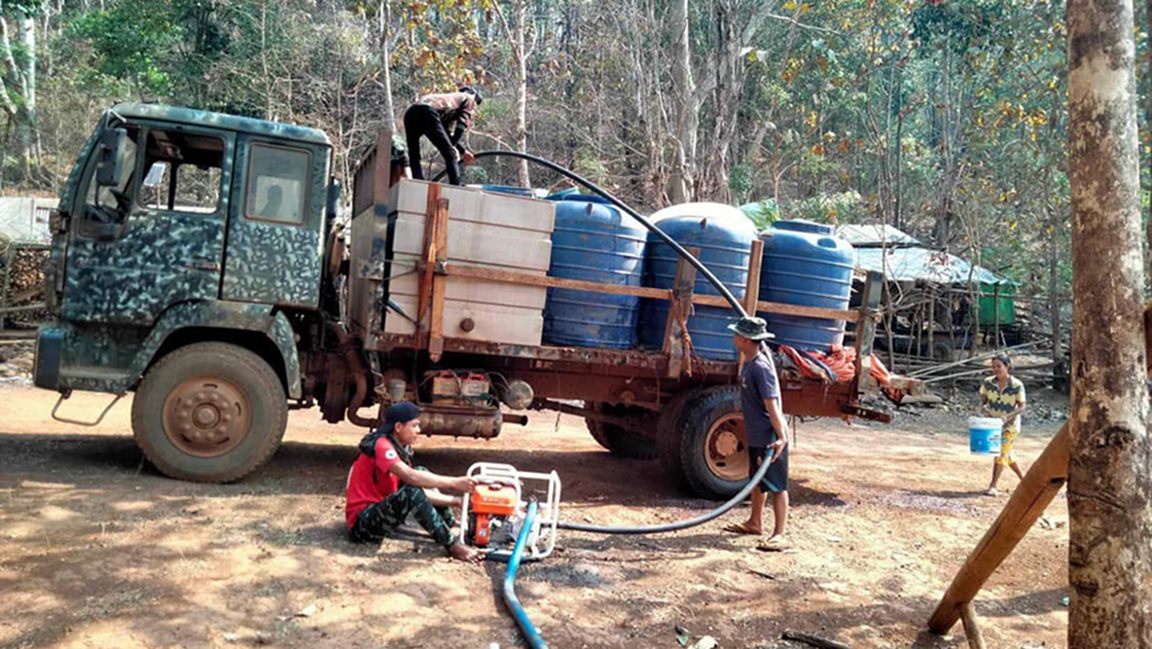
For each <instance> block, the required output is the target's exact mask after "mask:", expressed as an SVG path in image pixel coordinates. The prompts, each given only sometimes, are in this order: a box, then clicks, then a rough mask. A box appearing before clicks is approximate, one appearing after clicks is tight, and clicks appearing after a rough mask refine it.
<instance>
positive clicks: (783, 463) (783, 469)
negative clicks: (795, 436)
mask: <svg viewBox="0 0 1152 649" xmlns="http://www.w3.org/2000/svg"><path fill="white" fill-rule="evenodd" d="M771 452H772V451H771V449H769V448H767V447H765V446H749V447H748V479H749V480H751V479H752V478H753V477H755V475H756V471H758V470H759V469H760V465H761V464H763V463H764V462H765V461H766V460H767V459H768V458H770V457H772V456H771V455H770V453H771ZM760 490H761V491H763V492H765V493H768V492H769V491H770V492H772V493H780V492H781V491H788V447H787V446H785V447H784V450H783V451H780V457H778V458H776V461H775V462H773V463H772V466H770V467H768V472H767V473H765V474H764V478H763V479H762V480H761V481H760Z"/></svg>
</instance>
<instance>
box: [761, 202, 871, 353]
mask: <svg viewBox="0 0 1152 649" xmlns="http://www.w3.org/2000/svg"><path fill="white" fill-rule="evenodd" d="M832 232H833V229H832V226H829V225H823V224H820V223H813V222H811V221H777V222H775V223H773V224H772V227H771V228H768V229H767V230H765V231H764V232H763V233H762V234H761V235H760V236H761V238H762V239H763V240H764V261H763V265H762V266H761V271H760V300H761V301H767V302H780V303H783V304H799V305H803V306H816V307H823V308H826V309H846V308H848V298H849V296H850V295H851V293H852V268H853V266H854V265H855V261H856V256H855V253H854V252H853V250H852V245H851V244H849V243H848V242H847V241H844V240H843V239H838V238H836V237H835V236H833V234H832ZM760 316H761V317H762V318H764V319H766V320H767V321H768V331H770V332H772V333H773V334H775V335H776V339H775V340H774V341H773V342H777V343H780V344H783V345H788V346H790V347H795V348H796V349H804V350H814V351H819V352H827V351H828V350H829V349H830V348H831V347H832V345H839V344H841V343H842V342H843V341H844V321H842V320H822V319H819V318H800V317H797V316H787V315H777V314H767V313H761V314H760Z"/></svg>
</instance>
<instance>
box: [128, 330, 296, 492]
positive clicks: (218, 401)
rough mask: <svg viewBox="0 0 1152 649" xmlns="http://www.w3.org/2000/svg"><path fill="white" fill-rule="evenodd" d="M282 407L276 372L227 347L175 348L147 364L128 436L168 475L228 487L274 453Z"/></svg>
mask: <svg viewBox="0 0 1152 649" xmlns="http://www.w3.org/2000/svg"><path fill="white" fill-rule="evenodd" d="M287 424H288V402H287V398H286V397H285V394H284V388H283V386H282V385H281V383H280V379H279V377H277V376H276V372H275V371H274V370H273V369H272V368H271V367H270V366H269V365H268V363H267V362H265V361H264V359H262V358H260V357H259V356H257V355H256V354H254V353H252V352H250V351H248V350H247V349H244V348H243V347H238V346H236V345H230V344H227V343H215V342H212V343H196V344H193V345H188V346H187V347H181V348H180V349H177V350H176V351H174V352H172V353H170V354H168V355H167V356H165V357H164V358H161V359H160V361H159V362H157V363H156V364H155V365H153V366H152V367H151V368H150V369H149V370H148V373H147V374H145V375H144V380H143V381H141V382H140V387H139V388H138V389H137V390H136V397H135V399H134V400H133V402H132V431H133V434H134V435H135V437H136V443H137V444H138V445H139V446H140V448H141V449H142V450H143V451H144V455H145V456H146V457H147V458H148V461H149V462H151V463H152V464H153V465H155V466H156V468H157V469H159V470H160V471H161V472H162V473H164V474H165V475H167V476H170V477H173V478H178V479H180V480H191V481H193V482H231V481H233V480H239V479H240V478H242V477H244V476H245V475H248V474H249V473H251V472H252V471H253V470H255V469H256V468H257V467H259V466H260V465H262V464H264V462H266V461H267V460H268V458H270V457H272V454H273V453H275V452H276V449H277V448H278V447H279V446H280V440H281V439H283V437H284V429H285V427H286V426H287Z"/></svg>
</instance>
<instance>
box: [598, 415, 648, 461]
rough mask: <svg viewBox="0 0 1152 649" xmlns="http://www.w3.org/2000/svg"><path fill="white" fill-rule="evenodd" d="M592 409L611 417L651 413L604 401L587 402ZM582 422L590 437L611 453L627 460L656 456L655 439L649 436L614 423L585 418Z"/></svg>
mask: <svg viewBox="0 0 1152 649" xmlns="http://www.w3.org/2000/svg"><path fill="white" fill-rule="evenodd" d="M589 406H590V407H592V408H593V409H595V410H597V411H599V412H603V413H604V414H606V415H612V416H613V417H636V418H637V419H640V418H648V417H651V416H652V414H651V413H650V412H648V411H646V410H644V409H642V408H629V407H628V406H613V405H609V404H604V403H598V404H589ZM584 423H585V424H587V426H588V433H589V434H591V435H592V439H594V440H596V443H597V444H599V445H600V446H603V447H604V448H606V449H608V450H609V451H610V452H611V453H612V455H615V456H617V457H622V458H627V459H629V460H652V459H655V458H656V441H655V440H653V439H652V438H650V437H645V436H644V435H642V434H640V433H638V432H636V431H634V430H628V429H625V428H621V427H620V426H616V425H614V424H608V423H605V422H602V421H597V420H595V419H592V418H590V417H589V418H586V419H585V420H584Z"/></svg>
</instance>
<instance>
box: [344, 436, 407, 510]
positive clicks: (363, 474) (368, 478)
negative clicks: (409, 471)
mask: <svg viewBox="0 0 1152 649" xmlns="http://www.w3.org/2000/svg"><path fill="white" fill-rule="evenodd" d="M399 461H400V455H399V454H397V453H396V449H395V448H393V446H392V442H389V441H388V438H386V437H380V438H379V439H377V440H376V457H375V458H370V457H368V456H367V455H364V454H363V453H361V454H360V457H357V458H356V461H355V462H353V463H352V470H350V471H349V472H348V492H347V494H348V495H347V498H348V499H347V502H346V503H345V505H344V516H345V518H347V519H348V529H352V526H353V525H355V524H356V517H357V516H359V515H360V512H362V511H364V509H366V508H367V507H368V505H371V504H374V503H378V502H380V501H381V500H384V499H385V498H387V497H388V496H391V495H392V494H394V493H396V490H397V489H399V488H400V478H397V477H396V476H395V475H393V474H392V473H391V471H389V469H391V468H392V465H393V464H396V463H397V462H399ZM373 464H375V467H376V471H375V475H373V471H372V467H373Z"/></svg>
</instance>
